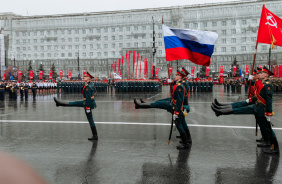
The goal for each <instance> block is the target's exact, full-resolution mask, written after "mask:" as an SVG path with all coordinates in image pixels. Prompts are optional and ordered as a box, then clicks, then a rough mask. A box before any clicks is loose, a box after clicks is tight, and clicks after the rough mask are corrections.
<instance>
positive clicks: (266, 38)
mask: <svg viewBox="0 0 282 184" xmlns="http://www.w3.org/2000/svg"><path fill="white" fill-rule="evenodd" d="M281 30H282V19H280V18H279V17H277V16H276V15H274V14H273V13H272V12H270V11H269V10H268V9H266V8H265V5H263V6H262V11H261V17H260V23H259V29H258V35H257V42H258V43H266V44H271V45H272V49H273V48H274V45H277V46H281V47H282V32H281Z"/></svg>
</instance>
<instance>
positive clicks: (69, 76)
mask: <svg viewBox="0 0 282 184" xmlns="http://www.w3.org/2000/svg"><path fill="white" fill-rule="evenodd" d="M68 78H69V79H71V78H72V70H69V73H68Z"/></svg>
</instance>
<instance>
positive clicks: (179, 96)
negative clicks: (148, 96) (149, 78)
mask: <svg viewBox="0 0 282 184" xmlns="http://www.w3.org/2000/svg"><path fill="white" fill-rule="evenodd" d="M184 77H185V74H184V73H183V72H181V71H179V70H177V73H176V75H175V81H176V83H175V84H174V86H173V88H172V98H171V101H169V100H167V99H164V100H159V101H156V102H153V103H139V102H137V100H136V99H134V103H135V109H147V108H158V109H165V110H167V111H168V112H170V113H172V114H173V119H174V121H176V122H177V123H176V127H177V130H178V131H179V133H180V137H181V140H182V141H181V144H180V145H179V146H177V149H188V148H189V142H188V138H187V134H186V131H185V130H187V129H188V127H187V124H186V123H184V122H185V120H184V118H185V117H184V113H183V103H184V96H185V87H184V86H183V84H182V80H183V78H184Z"/></svg>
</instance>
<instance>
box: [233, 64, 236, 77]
mask: <svg viewBox="0 0 282 184" xmlns="http://www.w3.org/2000/svg"><path fill="white" fill-rule="evenodd" d="M236 71H237V66H236V65H234V66H233V76H236Z"/></svg>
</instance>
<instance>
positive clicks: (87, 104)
mask: <svg viewBox="0 0 282 184" xmlns="http://www.w3.org/2000/svg"><path fill="white" fill-rule="evenodd" d="M92 78H93V76H92V75H90V74H89V73H88V72H86V74H85V76H84V81H85V85H84V87H83V90H82V94H83V98H84V100H82V101H75V102H61V101H59V100H57V98H56V97H54V100H55V102H56V106H57V107H58V106H68V107H83V108H84V110H85V114H86V117H87V120H88V122H89V124H90V127H91V131H92V137H90V138H88V140H90V141H93V140H98V135H97V130H96V125H95V123H94V120H93V116H92V109H95V108H96V107H97V106H96V103H95V99H94V95H95V92H96V91H95V88H94V86H93V84H92V83H91V82H90V80H91V79H92Z"/></svg>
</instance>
